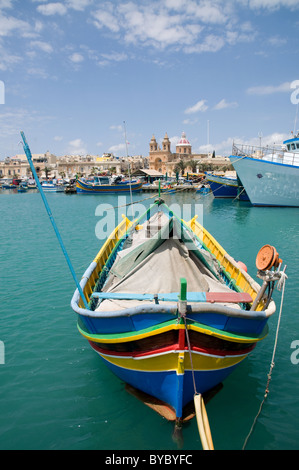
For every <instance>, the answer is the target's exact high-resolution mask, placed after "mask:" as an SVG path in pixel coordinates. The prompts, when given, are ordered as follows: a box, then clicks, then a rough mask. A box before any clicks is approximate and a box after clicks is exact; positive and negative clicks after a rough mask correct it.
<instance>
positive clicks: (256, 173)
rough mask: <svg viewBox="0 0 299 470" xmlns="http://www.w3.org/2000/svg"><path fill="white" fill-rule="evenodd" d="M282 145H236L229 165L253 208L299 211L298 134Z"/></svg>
mask: <svg viewBox="0 0 299 470" xmlns="http://www.w3.org/2000/svg"><path fill="white" fill-rule="evenodd" d="M283 144H284V145H285V148H281V149H270V148H268V147H267V148H261V147H252V146H250V147H249V146H248V145H247V146H245V145H236V144H234V145H233V152H232V155H231V156H230V161H231V163H232V165H233V167H234V169H235V170H236V172H237V175H238V177H239V179H240V180H241V183H242V185H243V186H244V188H245V191H246V193H247V195H248V197H249V199H250V202H251V204H252V205H254V206H281V207H299V133H298V134H297V135H296V136H294V137H292V138H291V139H288V140H285V141H284V142H283Z"/></svg>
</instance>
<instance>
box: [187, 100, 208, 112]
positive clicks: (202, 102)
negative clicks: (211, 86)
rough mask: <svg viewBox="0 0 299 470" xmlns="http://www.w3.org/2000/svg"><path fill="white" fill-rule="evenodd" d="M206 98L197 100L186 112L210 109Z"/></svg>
mask: <svg viewBox="0 0 299 470" xmlns="http://www.w3.org/2000/svg"><path fill="white" fill-rule="evenodd" d="M205 103H206V100H200V101H197V103H195V104H194V105H193V106H190V108H187V109H186V110H185V114H194V113H198V112H199V111H201V112H204V111H206V110H207V109H208V106H207V105H206V104H205Z"/></svg>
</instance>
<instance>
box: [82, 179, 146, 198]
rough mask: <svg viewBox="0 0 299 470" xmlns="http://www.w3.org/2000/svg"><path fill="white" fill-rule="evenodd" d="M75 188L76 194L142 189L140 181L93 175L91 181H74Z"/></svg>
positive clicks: (123, 191)
mask: <svg viewBox="0 0 299 470" xmlns="http://www.w3.org/2000/svg"><path fill="white" fill-rule="evenodd" d="M76 190H77V193H78V194H111V193H128V192H130V191H131V192H136V191H141V190H142V182H141V181H132V182H131V181H119V180H118V179H115V180H113V179H111V178H108V177H101V176H100V177H95V178H94V180H93V181H84V180H83V179H78V180H77V181H76Z"/></svg>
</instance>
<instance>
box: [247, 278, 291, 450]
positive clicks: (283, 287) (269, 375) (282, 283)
mask: <svg viewBox="0 0 299 470" xmlns="http://www.w3.org/2000/svg"><path fill="white" fill-rule="evenodd" d="M285 280H286V275H285V274H284V276H282V277H281V280H280V285H279V286H278V289H279V290H281V289H282V294H281V302H280V311H279V315H278V320H277V327H276V334H275V340H274V346H273V353H272V359H271V363H270V369H269V372H268V380H267V384H266V388H265V393H264V398H263V400H262V402H261V404H260V407H259V410H258V413H257V415H256V417H255V418H254V420H253V423H252V426H251V428H250V431H249V433H248V435H247V437H246V439H245V441H244V444H243V447H242V450H244V449H245V447H246V445H247V443H248V440H249V438H250V436H251V435H252V433H253V430H254V428H255V425H256V423H257V420H258V417H259V415H260V414H261V412H262V408H263V406H264V403H265V401H266V399H267V397H268V394H269V385H270V381H271V378H272V372H273V369H274V366H275V362H274V359H275V354H276V348H277V342H278V334H279V328H280V320H281V313H282V305H283V300H284V290H285Z"/></svg>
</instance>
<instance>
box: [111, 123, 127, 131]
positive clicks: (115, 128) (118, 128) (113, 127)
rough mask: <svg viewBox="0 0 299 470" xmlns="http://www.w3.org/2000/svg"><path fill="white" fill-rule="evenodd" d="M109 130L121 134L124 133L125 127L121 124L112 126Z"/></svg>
mask: <svg viewBox="0 0 299 470" xmlns="http://www.w3.org/2000/svg"><path fill="white" fill-rule="evenodd" d="M109 129H111V130H112V131H119V132H122V131H123V130H124V128H123V126H121V125H120V124H117V125H112V126H110V127H109Z"/></svg>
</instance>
